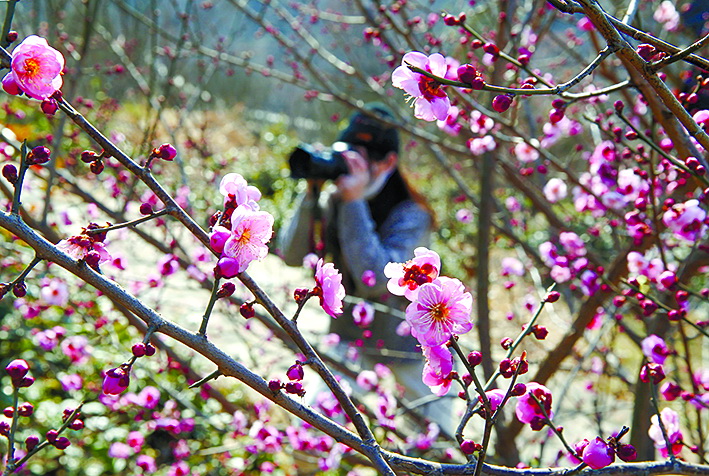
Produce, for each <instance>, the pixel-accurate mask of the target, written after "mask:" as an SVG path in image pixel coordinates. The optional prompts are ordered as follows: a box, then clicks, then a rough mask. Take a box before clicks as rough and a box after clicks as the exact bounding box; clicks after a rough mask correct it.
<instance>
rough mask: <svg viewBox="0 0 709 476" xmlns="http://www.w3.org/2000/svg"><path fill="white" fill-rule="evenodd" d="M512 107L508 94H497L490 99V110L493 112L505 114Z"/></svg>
mask: <svg viewBox="0 0 709 476" xmlns="http://www.w3.org/2000/svg"><path fill="white" fill-rule="evenodd" d="M511 105H512V96H510V95H508V94H499V95H497V96H495V97H494V98H493V99H492V108H493V109H494V110H495V112H499V113H502V112H505V111H506V110H508V109H509V108H510V106H511Z"/></svg>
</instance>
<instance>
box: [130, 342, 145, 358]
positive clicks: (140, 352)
mask: <svg viewBox="0 0 709 476" xmlns="http://www.w3.org/2000/svg"><path fill="white" fill-rule="evenodd" d="M130 350H131V352H133V355H134V356H136V357H143V356H144V355H145V344H144V343H142V342H138V343H137V344H133V347H131V348H130Z"/></svg>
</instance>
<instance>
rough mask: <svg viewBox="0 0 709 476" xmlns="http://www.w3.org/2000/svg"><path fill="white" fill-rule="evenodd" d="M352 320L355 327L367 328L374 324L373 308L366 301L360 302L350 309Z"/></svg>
mask: <svg viewBox="0 0 709 476" xmlns="http://www.w3.org/2000/svg"><path fill="white" fill-rule="evenodd" d="M352 318H353V319H354V323H355V324H356V325H357V327H362V328H365V327H369V326H370V325H371V324H372V322H374V307H372V305H371V304H370V303H368V302H367V301H360V302H358V303H357V304H355V305H354V306H353V307H352Z"/></svg>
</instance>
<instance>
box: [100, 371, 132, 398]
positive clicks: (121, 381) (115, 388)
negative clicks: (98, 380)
mask: <svg viewBox="0 0 709 476" xmlns="http://www.w3.org/2000/svg"><path fill="white" fill-rule="evenodd" d="M128 385H130V375H129V374H128V371H127V370H126V369H125V368H124V367H123V366H121V367H116V368H115V369H111V370H108V371H107V372H106V376H105V378H104V379H103V393H105V394H108V395H119V394H120V393H123V392H124V391H125V390H126V389H127V388H128Z"/></svg>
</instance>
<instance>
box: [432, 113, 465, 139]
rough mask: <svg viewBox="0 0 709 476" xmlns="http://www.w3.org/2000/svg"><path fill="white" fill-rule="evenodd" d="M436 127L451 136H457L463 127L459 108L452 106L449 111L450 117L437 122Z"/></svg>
mask: <svg viewBox="0 0 709 476" xmlns="http://www.w3.org/2000/svg"><path fill="white" fill-rule="evenodd" d="M436 125H437V126H438V128H439V129H440V130H442V131H443V132H445V133H446V134H448V135H450V136H457V135H459V134H460V130H461V129H462V128H463V126H462V125H461V124H460V122H458V107H457V106H451V107H450V109H449V110H448V116H446V118H445V119H444V120H438V121H436Z"/></svg>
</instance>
